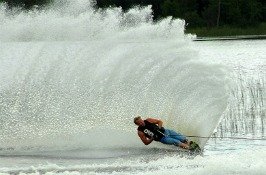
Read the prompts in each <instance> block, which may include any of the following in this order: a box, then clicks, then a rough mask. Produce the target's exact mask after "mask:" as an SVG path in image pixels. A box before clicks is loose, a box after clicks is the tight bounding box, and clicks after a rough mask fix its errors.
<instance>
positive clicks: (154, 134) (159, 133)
mask: <svg viewBox="0 0 266 175" xmlns="http://www.w3.org/2000/svg"><path fill="white" fill-rule="evenodd" d="M144 123H145V125H144V126H139V127H138V131H141V132H143V133H144V134H145V136H146V137H148V138H149V139H152V138H153V139H154V140H155V141H160V140H161V139H162V138H163V137H164V131H165V129H164V128H163V127H161V128H159V126H157V125H156V124H153V123H150V122H148V121H147V120H144Z"/></svg>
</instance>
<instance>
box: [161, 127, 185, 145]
mask: <svg viewBox="0 0 266 175" xmlns="http://www.w3.org/2000/svg"><path fill="white" fill-rule="evenodd" d="M164 134H165V136H164V137H163V138H161V140H160V142H161V143H163V144H168V145H176V146H178V145H179V144H180V143H184V142H186V141H187V138H186V136H184V135H182V134H180V133H177V132H175V131H173V130H170V129H165V132H164Z"/></svg>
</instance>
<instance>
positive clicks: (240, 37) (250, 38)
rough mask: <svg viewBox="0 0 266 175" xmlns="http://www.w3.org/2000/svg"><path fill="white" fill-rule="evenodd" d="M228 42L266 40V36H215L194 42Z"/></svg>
mask: <svg viewBox="0 0 266 175" xmlns="http://www.w3.org/2000/svg"><path fill="white" fill-rule="evenodd" d="M228 40H266V35H236V36H215V37H197V38H195V39H193V41H228Z"/></svg>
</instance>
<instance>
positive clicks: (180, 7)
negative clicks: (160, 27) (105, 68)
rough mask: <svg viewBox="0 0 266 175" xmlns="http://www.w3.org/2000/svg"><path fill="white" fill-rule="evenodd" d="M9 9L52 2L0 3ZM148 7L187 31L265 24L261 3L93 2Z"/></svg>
mask: <svg viewBox="0 0 266 175" xmlns="http://www.w3.org/2000/svg"><path fill="white" fill-rule="evenodd" d="M1 1H2V2H3V1H5V2H7V4H8V5H9V6H10V7H13V6H23V7H24V8H26V9H29V8H31V7H32V6H34V5H40V6H42V5H45V4H46V3H49V2H51V1H52V0H0V2H1ZM150 4H151V5H152V8H153V13H154V14H153V15H154V19H155V20H159V19H161V18H163V17H166V16H173V17H174V18H182V19H185V20H186V22H187V24H188V27H189V28H195V27H219V26H234V27H247V26H256V25H258V24H260V23H262V22H266V1H265V0H96V7H99V8H107V7H110V6H113V7H122V8H123V9H124V10H128V9H129V8H131V7H133V6H137V5H140V6H145V5H150Z"/></svg>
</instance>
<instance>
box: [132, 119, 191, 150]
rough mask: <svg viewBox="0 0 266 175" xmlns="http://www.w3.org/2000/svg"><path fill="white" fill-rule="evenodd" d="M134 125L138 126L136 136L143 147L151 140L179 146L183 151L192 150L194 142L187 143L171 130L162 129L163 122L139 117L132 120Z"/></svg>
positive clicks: (184, 137)
mask: <svg viewBox="0 0 266 175" xmlns="http://www.w3.org/2000/svg"><path fill="white" fill-rule="evenodd" d="M134 123H135V124H136V125H138V126H139V127H138V135H139V137H140V139H141V141H142V142H143V143H144V144H145V145H149V144H150V143H151V142H152V141H153V140H155V141H158V142H161V143H163V144H168V145H175V146H179V147H181V148H183V149H188V150H193V149H194V147H195V146H196V145H195V144H193V143H195V142H188V139H187V138H186V136H184V135H182V134H180V133H177V132H175V131H173V130H170V129H166V128H164V127H163V122H162V121H161V120H158V119H154V118H147V119H146V120H143V119H142V118H141V117H140V116H137V117H135V118H134Z"/></svg>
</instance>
